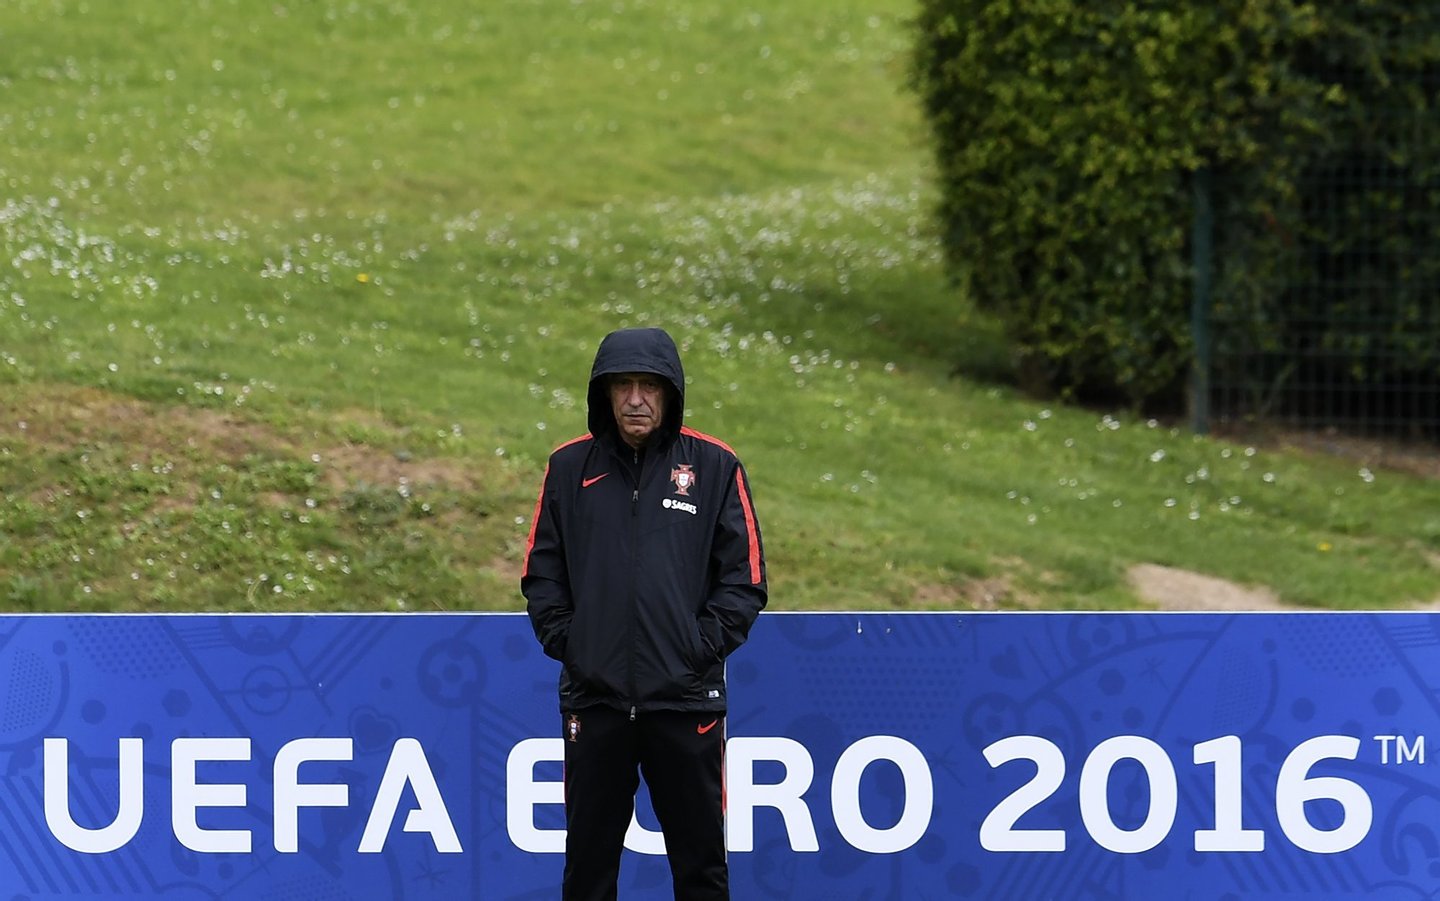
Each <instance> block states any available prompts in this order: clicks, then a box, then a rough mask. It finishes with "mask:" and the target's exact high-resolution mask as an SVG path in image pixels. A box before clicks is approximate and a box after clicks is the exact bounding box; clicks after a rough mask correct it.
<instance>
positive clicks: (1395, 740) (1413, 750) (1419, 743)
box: [1375, 735, 1425, 766]
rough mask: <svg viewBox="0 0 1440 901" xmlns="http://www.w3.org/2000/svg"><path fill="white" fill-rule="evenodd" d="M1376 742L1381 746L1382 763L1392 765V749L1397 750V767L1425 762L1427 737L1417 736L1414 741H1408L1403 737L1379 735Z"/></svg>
mask: <svg viewBox="0 0 1440 901" xmlns="http://www.w3.org/2000/svg"><path fill="white" fill-rule="evenodd" d="M1375 741H1376V743H1378V744H1379V745H1380V763H1381V764H1382V765H1387V764H1389V763H1390V749H1391V748H1392V747H1393V748H1394V749H1395V765H1396V766H1399V765H1401V764H1406V763H1424V762H1425V736H1423V735H1417V736H1415V737H1414V738H1413V739H1407V738H1406V737H1405V736H1403V735H1377V736H1375Z"/></svg>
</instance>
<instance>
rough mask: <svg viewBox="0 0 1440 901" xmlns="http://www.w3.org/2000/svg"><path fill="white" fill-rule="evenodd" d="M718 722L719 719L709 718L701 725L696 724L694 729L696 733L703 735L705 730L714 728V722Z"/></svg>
mask: <svg viewBox="0 0 1440 901" xmlns="http://www.w3.org/2000/svg"><path fill="white" fill-rule="evenodd" d="M718 722H720V721H719V720H711V721H710V722H708V723H706V724H705V725H703V726H696V727H695V731H696V732H697V733H699V734H700V735H704V734H705V733H706V732H709V731H710V730H711V729H714V728H715V724H716V723H718Z"/></svg>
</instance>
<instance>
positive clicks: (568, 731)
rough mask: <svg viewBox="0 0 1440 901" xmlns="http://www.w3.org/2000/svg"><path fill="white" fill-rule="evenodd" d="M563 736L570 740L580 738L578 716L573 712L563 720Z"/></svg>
mask: <svg viewBox="0 0 1440 901" xmlns="http://www.w3.org/2000/svg"><path fill="white" fill-rule="evenodd" d="M565 738H566V740H567V741H572V742H574V741H579V740H580V717H578V716H576V715H575V714H573V713H572V714H570V716H569V718H567V719H566V720H565Z"/></svg>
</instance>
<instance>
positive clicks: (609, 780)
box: [561, 706, 730, 901]
mask: <svg viewBox="0 0 1440 901" xmlns="http://www.w3.org/2000/svg"><path fill="white" fill-rule="evenodd" d="M561 728H562V732H561V735H562V736H563V737H564V741H565V827H566V830H567V832H566V840H565V885H564V891H563V894H562V897H563V898H564V901H615V898H616V897H617V886H616V881H617V879H618V877H619V875H620V854H621V851H622V850H623V849H624V841H625V830H626V829H627V828H628V827H629V825H630V816H631V814H632V813H633V812H634V809H635V792H636V790H637V789H638V788H639V787H640V776H641V775H642V774H643V775H644V777H645V784H646V785H647V786H649V788H650V801H651V804H652V806H653V807H654V808H655V816H656V818H657V819H659V821H660V829H661V831H662V832H663V833H664V835H665V854H666V857H667V858H668V859H669V861H670V874H671V877H672V879H673V881H674V887H675V899H676V901H726V899H728V898H729V897H730V874H729V868H728V866H727V864H726V860H725V788H724V753H725V717H724V716H723V715H721V714H716V713H675V712H668V711H663V712H658V713H644V714H640V715H638V716H637V717H636V718H635V719H634V720H631V719H630V715H629V714H627V713H621V712H620V711H618V710H612V709H611V708H609V707H603V706H600V707H587V708H585V709H584V710H579V711H574V712H571V713H562V714H561Z"/></svg>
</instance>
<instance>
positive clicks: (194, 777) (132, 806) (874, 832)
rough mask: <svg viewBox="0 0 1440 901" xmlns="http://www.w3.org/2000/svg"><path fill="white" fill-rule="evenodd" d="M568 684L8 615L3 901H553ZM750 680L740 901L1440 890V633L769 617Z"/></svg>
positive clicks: (664, 881) (743, 718) (646, 865)
mask: <svg viewBox="0 0 1440 901" xmlns="http://www.w3.org/2000/svg"><path fill="white" fill-rule="evenodd" d="M557 675H558V665H557V664H555V663H554V662H553V661H550V660H548V659H546V658H545V657H544V656H543V655H541V653H540V651H539V648H538V646H537V644H536V643H535V640H534V638H533V636H532V634H531V632H530V627H529V623H528V621H527V620H526V619H525V617H524V616H523V615H518V614H473V615H472V614H437V615H425V614H410V615H378V614H377V615H329V616H301V615H295V616H290V615H272V616H250V615H191V616H11V617H0V692H3V694H0V698H3V706H0V766H3V768H4V779H3V781H0V858H3V864H0V867H3V868H0V901H21V899H26V901H35V899H42V898H65V899H73V898H114V897H144V898H163V899H220V898H227V899H234V898H247V899H250V898H254V899H275V901H289V899H295V901H299V899H307V901H309V899H371V898H374V899H381V898H383V899H455V898H480V899H531V898H533V899H540V898H555V897H558V884H559V875H560V869H561V866H562V862H563V861H562V858H563V854H562V852H563V849H564V842H565V836H564V828H563V827H564V819H563V810H562V807H561V800H562V789H561V784H560V780H561V767H560V763H559V761H560V759H561V757H562V751H563V746H562V744H561V742H562V739H561V737H560V733H561V720H560V716H559V714H558V711H557V709H556V694H555V683H556V678H557ZM729 678H730V705H731V710H730V718H729V722H728V733H727V761H726V762H727V795H728V805H729V817H728V824H729V837H728V844H729V847H730V861H731V879H732V886H733V894H734V897H735V898H737V899H772V898H773V899H835V898H840V899H851V898H853V899H861V898H869V899H924V898H936V899H938V898H957V897H960V898H964V897H970V898H987V899H988V898H1060V899H1069V898H1081V899H1101V898H1105V899H1128V898H1155V897H1162V896H1170V895H1174V896H1177V897H1194V898H1246V899H1249V898H1267V897H1273V898H1280V897H1297V896H1304V897H1307V898H1367V899H1373V898H1381V899H1422V898H1435V897H1436V896H1437V895H1440V770H1437V761H1436V757H1437V754H1440V751H1437V749H1436V748H1435V746H1434V742H1435V738H1436V737H1437V736H1440V616H1437V615H1433V614H1398V613H1397V614H1375V615H1372V614H1308V613H1307V614H1238V615H1223V614H1149V613H1133V614H1086V613H1076V614H1068V613H1053V614H1045V613H1033V614H1025V613H991V614H971V613H924V614H878V613H858V614H856V613H850V614H840V613H833V614H784V613H771V614H765V615H763V616H762V617H761V619H760V621H759V622H758V623H757V625H756V627H755V630H754V632H753V634H752V637H751V640H750V642H749V643H748V644H747V645H746V646H745V647H744V648H742V649H741V650H740V651H739V652H738V653H737V654H736V655H735V656H734V657H733V658H732V659H731V661H730V665H729ZM657 829H658V827H657V825H656V823H655V821H654V817H653V814H651V813H650V811H649V809H648V801H647V800H646V799H645V798H643V797H642V803H641V806H640V809H639V811H638V813H637V815H636V818H635V822H634V823H633V824H632V827H631V832H630V835H629V837H628V838H627V847H628V848H630V849H631V850H630V852H628V853H627V855H626V861H625V864H624V867H623V869H622V873H621V898H622V899H637V901H638V899H659V898H668V897H669V875H668V869H667V867H666V864H665V860H664V857H663V845H662V844H661V838H660V835H659V833H658V831H657Z"/></svg>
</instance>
